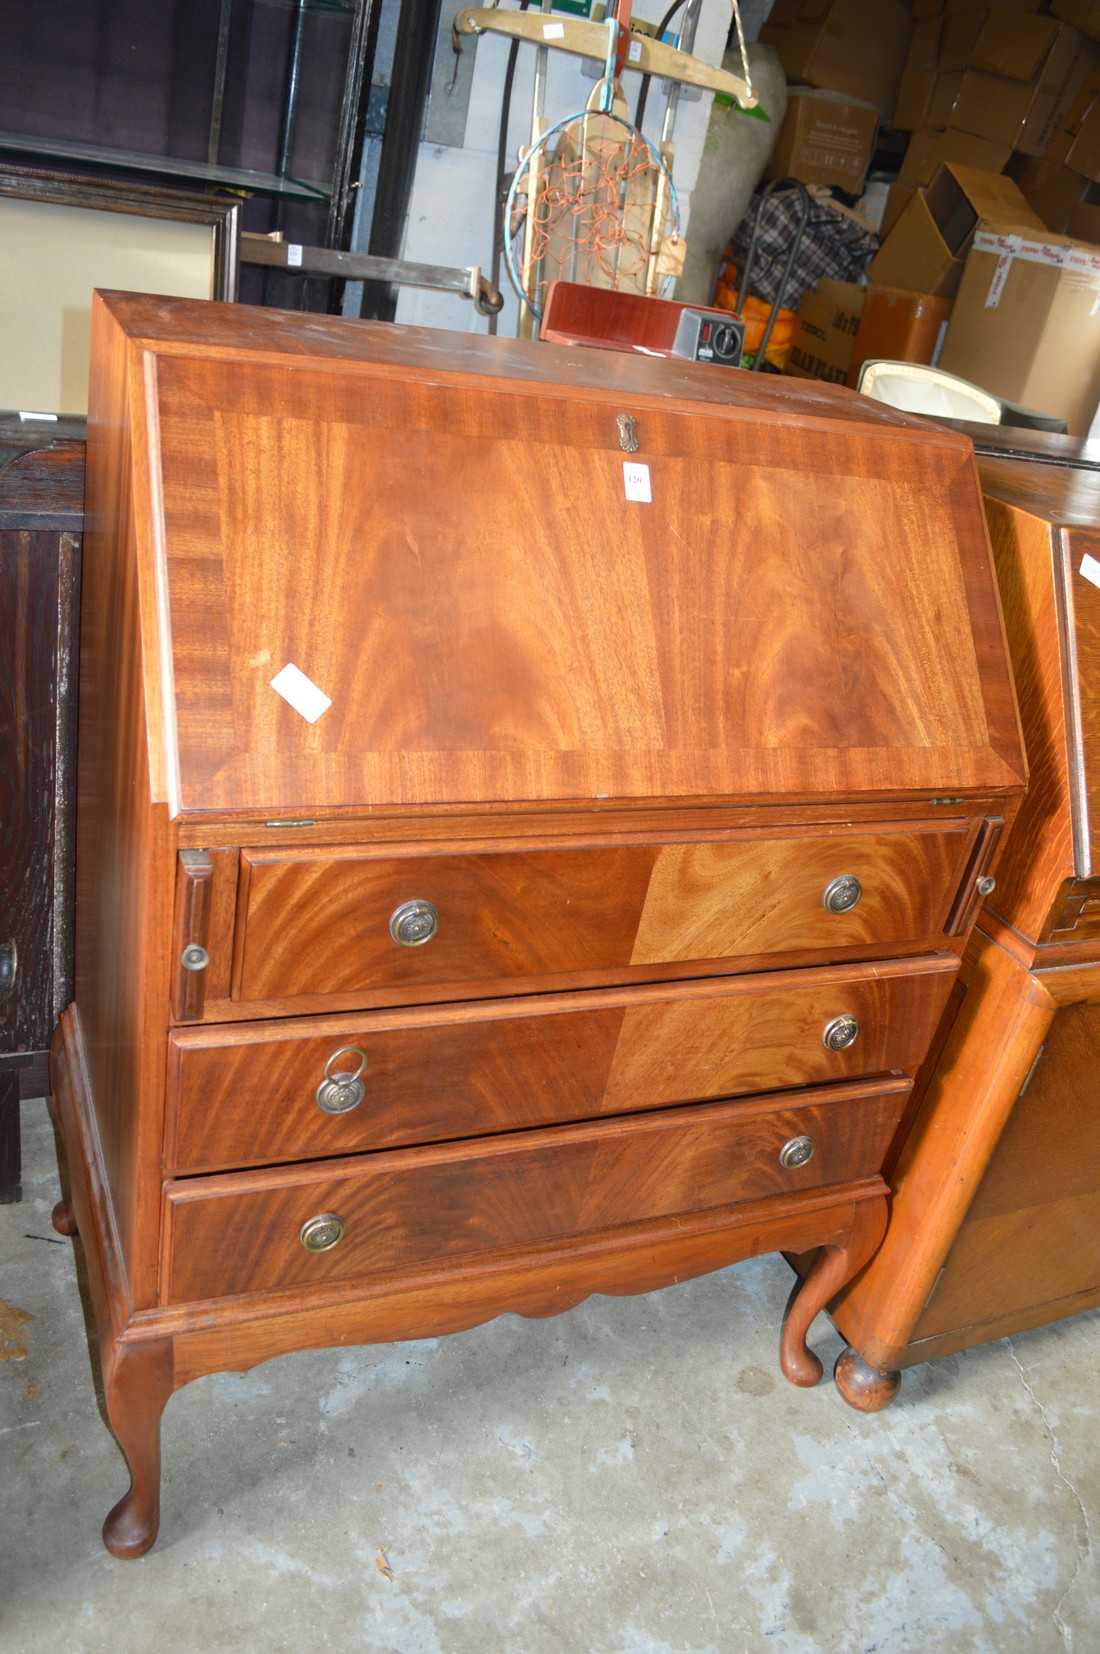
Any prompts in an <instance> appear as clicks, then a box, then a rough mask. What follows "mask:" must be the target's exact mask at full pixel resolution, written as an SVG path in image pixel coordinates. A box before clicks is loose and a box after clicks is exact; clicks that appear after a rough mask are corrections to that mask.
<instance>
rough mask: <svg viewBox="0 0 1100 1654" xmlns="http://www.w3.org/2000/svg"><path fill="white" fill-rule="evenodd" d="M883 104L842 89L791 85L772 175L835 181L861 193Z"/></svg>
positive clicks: (810, 181) (769, 174)
mask: <svg viewBox="0 0 1100 1654" xmlns="http://www.w3.org/2000/svg"><path fill="white" fill-rule="evenodd" d="M877 131H878V110H877V109H876V108H875V106H874V104H872V103H857V102H855V101H854V100H853V99H851V98H842V97H841V96H840V95H839V93H837V92H819V91H816V90H814V89H813V88H810V87H806V88H803V87H798V86H792V87H791V89H790V91H789V93H788V95H787V112H786V114H785V115H784V117H783V125H782V126H781V127H780V129H779V137H778V139H777V141H776V146H775V150H774V152H773V154H772V158H771V160H770V161H769V163H768V170H767V173H766V175H765V176H766V177H768V178H800V179H801V180H802V182H803V183H804V184H830V185H831V184H835V185H837V186H838V187H839V188H840V189H843V190H848V191H849V192H850V193H851V194H852V195H859V193H860V191H861V190H862V189H863V180H864V178H865V177H866V176H867V168H868V167H869V166H870V164H871V156H872V154H873V153H874V148H875V134H876V132H877Z"/></svg>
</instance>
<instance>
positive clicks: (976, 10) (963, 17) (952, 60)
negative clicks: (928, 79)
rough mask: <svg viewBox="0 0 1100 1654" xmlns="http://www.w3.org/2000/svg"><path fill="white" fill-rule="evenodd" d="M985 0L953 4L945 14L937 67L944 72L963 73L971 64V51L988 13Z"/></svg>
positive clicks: (971, 0)
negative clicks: (958, 4)
mask: <svg viewBox="0 0 1100 1654" xmlns="http://www.w3.org/2000/svg"><path fill="white" fill-rule="evenodd" d="M986 9H987V8H986V4H985V0H970V3H969V4H966V5H960V6H953V7H952V8H951V9H950V11H946V12H945V13H944V16H943V25H942V28H941V31H940V51H939V59H938V62H937V68H939V69H940V70H941V71H942V72H943V73H944V74H955V73H959V74H961V73H962V71H963V70H964V69H966V68H968V67H969V65H970V53H971V49H972V48H973V45H974V42H975V41H976V40H977V38H978V35H979V33H980V32H981V27H982V24H983V23H984V21H985V14H986Z"/></svg>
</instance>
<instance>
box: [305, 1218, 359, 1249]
mask: <svg viewBox="0 0 1100 1654" xmlns="http://www.w3.org/2000/svg"><path fill="white" fill-rule="evenodd" d="M347 1227H348V1226H347V1224H346V1223H345V1222H344V1220H343V1218H338V1217H337V1216H336V1213H335V1212H321V1213H319V1214H318V1216H317V1217H315V1218H308V1219H307V1220H306V1222H305V1223H303V1225H302V1227H301V1229H300V1231H299V1234H298V1239H299V1240H300V1241H301V1243H302V1245H303V1246H304V1247H305V1249H306V1251H307V1252H331V1251H332V1249H333V1247H334V1246H339V1244H340V1242H341V1241H342V1240H343V1238H344V1236H345V1235H346V1234H347Z"/></svg>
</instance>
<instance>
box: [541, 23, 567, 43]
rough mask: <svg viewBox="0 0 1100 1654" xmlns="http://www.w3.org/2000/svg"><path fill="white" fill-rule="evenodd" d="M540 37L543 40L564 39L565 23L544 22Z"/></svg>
mask: <svg viewBox="0 0 1100 1654" xmlns="http://www.w3.org/2000/svg"><path fill="white" fill-rule="evenodd" d="M542 38H543V39H544V40H564V39H565V24H564V23H544V24H543V26H542Z"/></svg>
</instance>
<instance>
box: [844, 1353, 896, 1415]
mask: <svg viewBox="0 0 1100 1654" xmlns="http://www.w3.org/2000/svg"><path fill="white" fill-rule="evenodd" d="M833 1378H834V1380H835V1381H836V1387H837V1389H838V1390H839V1391H840V1394H841V1396H842V1397H843V1398H844V1400H845V1401H846V1402H847V1403H848V1406H849V1407H854V1408H855V1409H856V1412H857V1413H881V1411H882V1409H883V1408H884V1407H889V1405H890V1403H891V1402H892V1401H893V1399H894V1397H895V1396H896V1395H897V1393H898V1390H899V1389H900V1388H901V1374H900V1373H880V1372H879V1370H878V1368H877V1367H871V1366H869V1365H868V1363H867V1362H866V1361H864V1359H863V1357H862V1356H861V1355H857V1354H856V1352H855V1350H844V1351H843V1352H842V1353H841V1355H840V1356H839V1357H838V1359H837V1364H836V1366H835V1368H834V1369H833Z"/></svg>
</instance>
